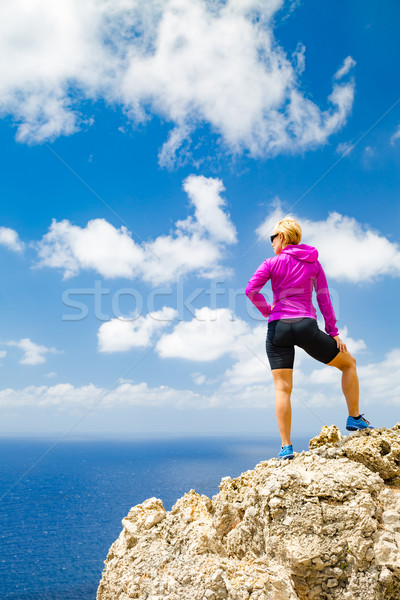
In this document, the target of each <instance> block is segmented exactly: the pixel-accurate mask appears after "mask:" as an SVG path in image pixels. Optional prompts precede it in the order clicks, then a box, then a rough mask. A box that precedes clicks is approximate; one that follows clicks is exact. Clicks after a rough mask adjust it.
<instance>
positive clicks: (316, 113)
mask: <svg viewBox="0 0 400 600" xmlns="http://www.w3.org/2000/svg"><path fill="white" fill-rule="evenodd" d="M296 4H297V3H296V2H292V3H291V5H289V6H292V7H293V6H295V5H296ZM283 7H286V12H287V13H290V8H289V7H288V4H287V3H286V4H285V2H284V0H268V1H260V0H226V1H224V2H222V1H221V2H210V1H208V0H164V1H163V2H160V0H147V1H146V2H145V3H143V2H140V0H115V1H113V2H109V1H108V0H88V1H86V2H80V1H79V0H59V1H58V2H57V3H54V2H49V1H48V0H33V1H32V2H30V3H26V2H25V1H24V0H4V1H3V2H2V4H1V7H0V40H1V41H0V52H1V54H2V55H3V56H7V57H8V60H7V62H6V64H5V66H4V68H3V69H2V72H1V75H0V92H1V97H2V99H3V103H2V105H1V109H0V110H1V112H2V114H3V115H6V114H10V115H12V116H13V117H14V119H15V121H16V122H17V123H18V130H17V139H18V140H19V141H25V142H34V141H36V142H40V141H43V140H52V139H55V138H56V137H57V136H59V135H70V134H73V133H74V132H75V131H77V130H78V129H79V128H81V127H82V126H83V124H86V123H89V124H90V118H88V116H85V115H83V114H81V112H80V110H82V108H81V107H82V106H83V104H82V101H85V103H86V104H87V101H88V100H89V101H92V102H96V101H98V100H99V99H103V100H105V102H106V103H108V104H109V105H112V106H119V107H121V109H122V111H123V112H124V114H125V115H126V117H127V119H128V120H130V121H132V122H133V123H134V124H138V123H145V122H146V121H147V120H149V119H150V118H151V117H152V116H153V115H157V116H159V117H161V118H162V119H163V120H166V121H167V122H168V123H169V124H170V125H171V131H170V135H169V139H168V140H167V142H166V144H165V146H164V147H163V149H162V150H161V152H160V162H161V164H163V165H166V166H169V165H171V164H172V162H173V161H174V157H175V155H176V153H177V151H179V148H181V147H182V144H183V143H190V135H191V133H192V132H194V131H195V130H196V128H197V127H202V126H203V125H204V124H209V125H210V126H211V130H212V131H213V132H214V133H216V134H217V135H219V136H220V137H221V139H222V140H223V141H224V143H225V146H226V148H227V149H228V150H229V151H230V152H234V153H238V152H242V151H248V152H249V153H250V154H251V155H253V156H260V155H263V156H264V155H276V154H278V153H281V152H295V151H303V150H304V149H307V148H313V147H316V146H318V145H321V144H324V143H325V142H326V140H327V138H328V137H329V136H330V135H331V134H332V133H334V132H335V131H337V130H338V129H339V128H341V127H342V126H343V125H344V123H345V122H346V118H347V116H348V115H349V113H350V111H351V108H352V104H353V97H354V82H353V81H352V80H349V81H347V82H342V78H343V77H344V76H345V75H346V74H347V73H348V71H349V70H350V68H351V67H352V66H353V65H354V60H353V59H352V58H351V57H347V58H346V59H345V61H344V63H343V66H342V67H341V68H340V69H339V70H338V71H337V72H336V74H335V76H334V84H333V89H332V93H331V94H330V96H329V97H328V101H327V103H326V106H325V107H321V108H320V107H319V106H317V105H316V104H315V103H314V102H313V101H312V100H311V99H310V92H309V91H308V90H307V91H305V90H302V88H301V84H300V76H301V74H302V72H303V70H304V64H305V62H304V55H305V48H304V46H303V45H302V44H301V43H299V45H298V48H297V50H296V52H295V53H294V54H293V55H292V56H288V55H287V54H286V52H285V50H284V48H282V47H281V46H280V45H279V43H278V41H277V40H276V39H275V36H274V31H273V28H274V23H275V22H276V15H277V13H278V11H281V15H282V18H283V17H284V14H283V11H282V9H283ZM339 80H340V81H339Z"/></svg>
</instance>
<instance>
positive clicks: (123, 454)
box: [0, 437, 308, 600]
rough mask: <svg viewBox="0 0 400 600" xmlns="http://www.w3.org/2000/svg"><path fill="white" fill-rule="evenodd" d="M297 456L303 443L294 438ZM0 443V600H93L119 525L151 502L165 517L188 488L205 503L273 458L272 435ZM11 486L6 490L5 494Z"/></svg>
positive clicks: (276, 443)
mask: <svg viewBox="0 0 400 600" xmlns="http://www.w3.org/2000/svg"><path fill="white" fill-rule="evenodd" d="M294 442H295V449H296V450H297V451H300V450H304V449H307V445H308V439H307V440H306V439H296V440H294ZM51 445H52V442H51V441H49V440H21V439H2V440H0V496H3V495H4V497H3V499H2V500H1V501H0V542H1V545H0V599H1V600H95V598H96V590H97V587H98V584H99V581H100V578H101V573H102V570H103V562H104V560H105V558H106V555H107V552H108V549H109V547H110V545H111V544H112V543H113V542H114V540H115V539H116V538H117V537H118V535H119V533H120V531H121V529H122V525H121V519H122V518H123V517H124V516H125V515H126V514H127V513H128V511H129V509H130V508H131V507H132V506H134V505H135V504H139V503H141V502H143V501H144V500H146V498H150V497H152V496H156V497H157V498H161V499H162V501H163V503H164V507H165V508H166V510H170V509H171V507H172V505H173V504H174V503H175V501H176V500H177V499H178V498H180V497H181V496H182V495H183V494H184V493H185V492H187V491H189V490H190V489H192V488H193V489H195V490H196V492H199V493H200V494H206V495H207V496H209V497H212V496H213V495H214V494H217V493H218V491H219V490H218V484H219V483H220V481H221V479H222V477H224V476H226V475H230V476H231V477H235V476H237V475H240V473H242V472H243V471H246V470H248V469H252V468H254V466H255V465H256V464H257V463H258V462H260V461H262V460H266V459H268V458H271V457H272V456H275V455H276V453H277V451H279V445H280V444H279V439H278V438H271V437H263V438H260V437H254V438H239V437H220V438H217V437H202V438H197V437H191V438H175V439H158V440H154V439H147V440H139V441H134V442H133V441H66V440H64V441H63V442H60V443H59V444H57V445H56V446H55V447H54V448H53V449H52V450H51V451H50V452H49V453H48V454H47V455H46V456H44V458H43V459H42V460H41V461H40V462H39V463H38V464H37V465H36V466H35V467H34V468H32V469H31V470H30V471H29V473H27V474H26V475H25V476H24V477H23V478H22V479H21V481H19V482H18V483H17V484H16V485H15V483H16V482H17V480H18V479H19V478H20V477H21V476H22V475H23V474H24V473H26V471H27V470H28V469H29V468H30V467H31V466H32V465H33V464H34V463H35V462H36V461H37V460H38V459H39V458H40V457H41V456H43V454H44V453H45V452H46V451H47V450H48V449H49V448H50V446H51ZM12 486H14V487H12Z"/></svg>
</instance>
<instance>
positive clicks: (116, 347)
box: [97, 306, 177, 352]
mask: <svg viewBox="0 0 400 600" xmlns="http://www.w3.org/2000/svg"><path fill="white" fill-rule="evenodd" d="M176 314H177V313H176V310H175V309H173V308H169V307H167V306H164V308H163V309H162V310H158V311H155V312H152V313H149V314H148V315H146V316H145V317H143V316H138V317H137V318H135V319H126V318H122V317H121V318H117V319H111V321H108V322H107V323H103V324H102V325H101V326H100V327H99V330H98V332H97V337H98V349H99V352H126V351H127V350H131V349H132V348H140V347H142V348H143V347H146V346H150V345H151V343H152V337H153V335H154V333H156V332H157V331H159V330H160V329H163V328H164V327H167V326H168V325H170V323H171V321H172V320H173V319H174V317H175V316H176Z"/></svg>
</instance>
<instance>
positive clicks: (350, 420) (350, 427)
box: [346, 415, 374, 431]
mask: <svg viewBox="0 0 400 600" xmlns="http://www.w3.org/2000/svg"><path fill="white" fill-rule="evenodd" d="M346 429H347V431H357V430H358V429H374V428H373V427H372V425H371V424H370V422H369V421H367V419H365V418H364V415H360V416H359V417H358V419H356V418H355V417H347V422H346Z"/></svg>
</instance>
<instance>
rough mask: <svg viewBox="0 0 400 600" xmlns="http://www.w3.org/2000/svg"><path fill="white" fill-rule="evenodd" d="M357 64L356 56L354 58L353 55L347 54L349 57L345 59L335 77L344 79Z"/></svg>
mask: <svg viewBox="0 0 400 600" xmlns="http://www.w3.org/2000/svg"><path fill="white" fill-rule="evenodd" d="M356 64H357V63H356V61H355V60H354V58H352V57H351V56H347V58H345V59H344V62H343V65H342V66H341V67H340V69H339V70H338V71H336V73H335V79H342V78H343V77H344V76H345V75H347V73H348V72H349V71H350V69H352V68H353V67H355V65H356Z"/></svg>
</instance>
